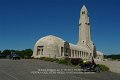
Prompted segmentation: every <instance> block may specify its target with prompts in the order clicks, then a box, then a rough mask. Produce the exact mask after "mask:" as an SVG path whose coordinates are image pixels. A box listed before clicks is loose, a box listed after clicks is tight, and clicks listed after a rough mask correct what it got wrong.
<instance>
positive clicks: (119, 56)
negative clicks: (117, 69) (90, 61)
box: [104, 54, 120, 60]
mask: <svg viewBox="0 0 120 80" xmlns="http://www.w3.org/2000/svg"><path fill="white" fill-rule="evenodd" d="M104 57H105V58H111V59H113V60H116V59H119V60H120V54H112V55H104Z"/></svg>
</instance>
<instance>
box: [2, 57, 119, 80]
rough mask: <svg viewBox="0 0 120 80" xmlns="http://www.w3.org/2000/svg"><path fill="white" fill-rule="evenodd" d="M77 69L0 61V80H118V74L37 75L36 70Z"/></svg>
mask: <svg viewBox="0 0 120 80" xmlns="http://www.w3.org/2000/svg"><path fill="white" fill-rule="evenodd" d="M68 68H69V69H77V68H75V67H70V66H66V65H62V64H57V63H54V62H45V61H41V60H7V59H5V60H4V59H0V80H120V74H116V73H112V72H104V73H92V74H91V73H89V74H85V73H84V74H38V73H34V74H33V73H31V72H33V71H38V69H68Z"/></svg>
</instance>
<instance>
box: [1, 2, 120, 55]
mask: <svg viewBox="0 0 120 80" xmlns="http://www.w3.org/2000/svg"><path fill="white" fill-rule="evenodd" d="M119 4H120V0H0V50H4V49H16V50H22V49H28V48H31V49H33V47H34V44H35V43H36V41H37V40H38V39H39V38H41V37H43V36H47V35H50V34H51V35H55V36H58V37H60V38H63V39H64V40H67V41H68V42H71V43H74V44H76V43H77V41H78V28H79V26H78V24H79V17H80V9H81V7H82V6H83V5H86V7H87V9H88V11H89V15H90V22H91V31H92V40H93V42H94V43H95V45H96V47H97V50H99V51H102V52H104V53H105V54H118V53H120V37H119V35H120V5H119Z"/></svg>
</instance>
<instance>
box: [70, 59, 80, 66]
mask: <svg viewBox="0 0 120 80" xmlns="http://www.w3.org/2000/svg"><path fill="white" fill-rule="evenodd" d="M81 62H82V59H81V58H72V59H71V60H70V63H71V64H72V65H78V64H80V63H81Z"/></svg>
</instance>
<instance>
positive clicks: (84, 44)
mask: <svg viewBox="0 0 120 80" xmlns="http://www.w3.org/2000/svg"><path fill="white" fill-rule="evenodd" d="M95 53H96V49H95V46H94V44H93V41H92V40H91V32H90V21H89V15H88V10H87V8H86V7H85V6H83V7H82V9H81V12H80V20H79V40H78V43H77V45H74V44H72V43H69V42H67V41H64V40H63V39H61V38H59V37H56V36H53V35H48V36H45V37H43V38H41V39H39V40H38V41H37V42H36V44H35V46H34V53H33V55H32V57H34V58H40V57H51V58H64V57H69V58H83V59H90V58H91V57H93V56H94V54H95Z"/></svg>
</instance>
